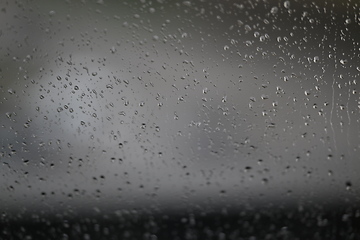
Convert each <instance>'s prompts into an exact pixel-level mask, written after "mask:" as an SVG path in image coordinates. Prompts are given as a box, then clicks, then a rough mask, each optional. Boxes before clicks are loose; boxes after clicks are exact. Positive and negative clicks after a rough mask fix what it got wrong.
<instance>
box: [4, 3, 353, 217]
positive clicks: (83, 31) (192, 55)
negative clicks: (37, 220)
mask: <svg viewBox="0 0 360 240" xmlns="http://www.w3.org/2000/svg"><path fill="white" fill-rule="evenodd" d="M0 8H1V11H0V54H1V55H0V61H1V63H0V95H1V100H0V122H1V128H0V136H1V138H0V140H1V144H0V162H1V170H0V180H1V185H0V210H1V211H6V212H25V213H26V212H27V211H32V210H35V211H38V210H41V211H42V212H44V213H48V212H49V213H50V212H58V211H63V210H68V211H78V212H81V211H85V212H86V211H107V210H117V209H126V208H131V207H146V208H160V209H162V208H164V209H175V210H177V209H182V208H187V207H189V206H192V207H195V208H196V207H200V208H206V207H214V208H217V207H222V206H229V207H234V208H235V207H241V206H250V207H257V206H261V205H264V204H279V205H284V206H285V205H287V204H295V205H298V206H301V205H303V204H313V203H319V204H320V205H322V204H324V205H326V204H330V205H331V204H344V203H346V204H350V205H351V204H359V180H360V177H359V173H358V172H359V170H360V162H359V157H358V151H359V148H360V141H359V133H360V132H359V130H360V129H359V127H360V124H359V108H360V98H359V96H360V95H359V86H358V84H357V82H358V81H359V73H360V63H359V34H358V32H359V30H360V29H359V19H358V15H357V12H356V11H357V10H356V9H358V7H357V5H356V4H346V3H342V2H340V1H337V2H326V1H325V3H320V2H314V3H310V1H306V3H301V4H300V3H298V2H296V1H294V2H293V1H291V2H288V1H285V2H284V1H264V2H262V1H249V2H241V1H239V2H236V1H211V2H207V1H179V2H175V1H165V0H164V1H161V0H158V1H147V0H141V1H120V2H116V1H105V0H104V1H3V2H1V5H0Z"/></svg>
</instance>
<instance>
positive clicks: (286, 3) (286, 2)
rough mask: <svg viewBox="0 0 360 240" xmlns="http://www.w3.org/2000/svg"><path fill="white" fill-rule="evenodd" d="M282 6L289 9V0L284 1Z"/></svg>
mask: <svg viewBox="0 0 360 240" xmlns="http://www.w3.org/2000/svg"><path fill="white" fill-rule="evenodd" d="M284 7H285V8H287V9H289V8H290V1H285V2H284Z"/></svg>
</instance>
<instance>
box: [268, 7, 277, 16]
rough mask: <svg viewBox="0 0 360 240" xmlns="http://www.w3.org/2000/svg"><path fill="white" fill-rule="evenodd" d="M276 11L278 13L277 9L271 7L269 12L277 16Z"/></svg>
mask: <svg viewBox="0 0 360 240" xmlns="http://www.w3.org/2000/svg"><path fill="white" fill-rule="evenodd" d="M278 11H279V9H278V8H277V7H272V8H271V10H270V12H271V13H272V14H277V12H278Z"/></svg>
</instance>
